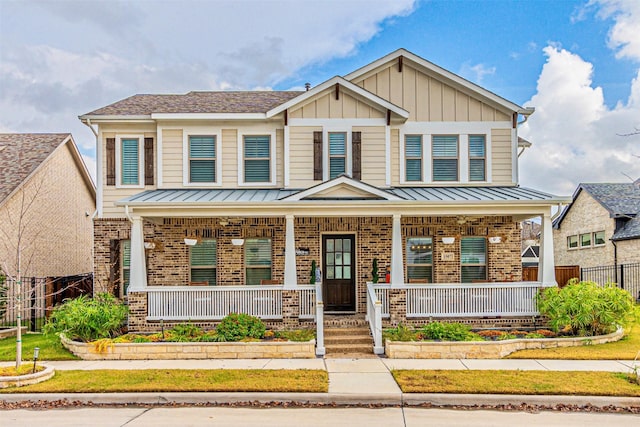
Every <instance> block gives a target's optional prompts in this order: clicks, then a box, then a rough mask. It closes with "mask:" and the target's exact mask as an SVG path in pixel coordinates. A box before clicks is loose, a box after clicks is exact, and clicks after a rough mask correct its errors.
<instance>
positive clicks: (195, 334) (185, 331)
mask: <svg viewBox="0 0 640 427" xmlns="http://www.w3.org/2000/svg"><path fill="white" fill-rule="evenodd" d="M202 335H203V332H202V329H200V328H199V327H197V326H196V325H192V324H191V323H180V324H178V325H176V326H174V327H173V328H172V329H169V330H168V331H167V332H166V333H165V341H167V342H193V341H198V340H199V338H200V337H201V336H202Z"/></svg>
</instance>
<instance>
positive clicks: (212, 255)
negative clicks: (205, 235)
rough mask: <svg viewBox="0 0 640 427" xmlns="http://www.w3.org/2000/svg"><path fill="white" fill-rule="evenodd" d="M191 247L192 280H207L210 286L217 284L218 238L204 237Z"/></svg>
mask: <svg viewBox="0 0 640 427" xmlns="http://www.w3.org/2000/svg"><path fill="white" fill-rule="evenodd" d="M190 248H191V249H190V253H189V264H190V266H191V282H207V284H208V285H209V286H213V285H215V284H216V266H217V264H218V262H217V247H216V239H204V240H202V242H200V243H198V244H197V245H195V246H191V247H190ZM203 284H204V283H203Z"/></svg>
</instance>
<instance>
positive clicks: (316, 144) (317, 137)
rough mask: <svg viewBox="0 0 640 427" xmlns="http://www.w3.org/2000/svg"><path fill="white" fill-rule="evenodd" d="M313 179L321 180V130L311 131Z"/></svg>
mask: <svg viewBox="0 0 640 427" xmlns="http://www.w3.org/2000/svg"><path fill="white" fill-rule="evenodd" d="M313 179H314V180H320V181H322V132H313Z"/></svg>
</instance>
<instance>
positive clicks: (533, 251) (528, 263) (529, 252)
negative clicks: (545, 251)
mask: <svg viewBox="0 0 640 427" xmlns="http://www.w3.org/2000/svg"><path fill="white" fill-rule="evenodd" d="M539 262H540V246H538V245H529V246H527V247H526V248H525V249H524V251H522V266H523V267H537V266H538V263H539Z"/></svg>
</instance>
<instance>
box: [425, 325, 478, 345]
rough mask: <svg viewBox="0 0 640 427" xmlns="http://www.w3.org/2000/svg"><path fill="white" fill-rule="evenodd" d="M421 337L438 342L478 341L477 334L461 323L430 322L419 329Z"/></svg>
mask: <svg viewBox="0 0 640 427" xmlns="http://www.w3.org/2000/svg"><path fill="white" fill-rule="evenodd" d="M420 333H421V334H422V337H423V338H424V339H427V340H438V341H478V340H482V338H481V337H480V336H478V334H476V333H475V332H471V327H469V326H468V325H465V324H462V323H445V322H431V323H427V324H426V325H424V326H423V327H422V329H420Z"/></svg>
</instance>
